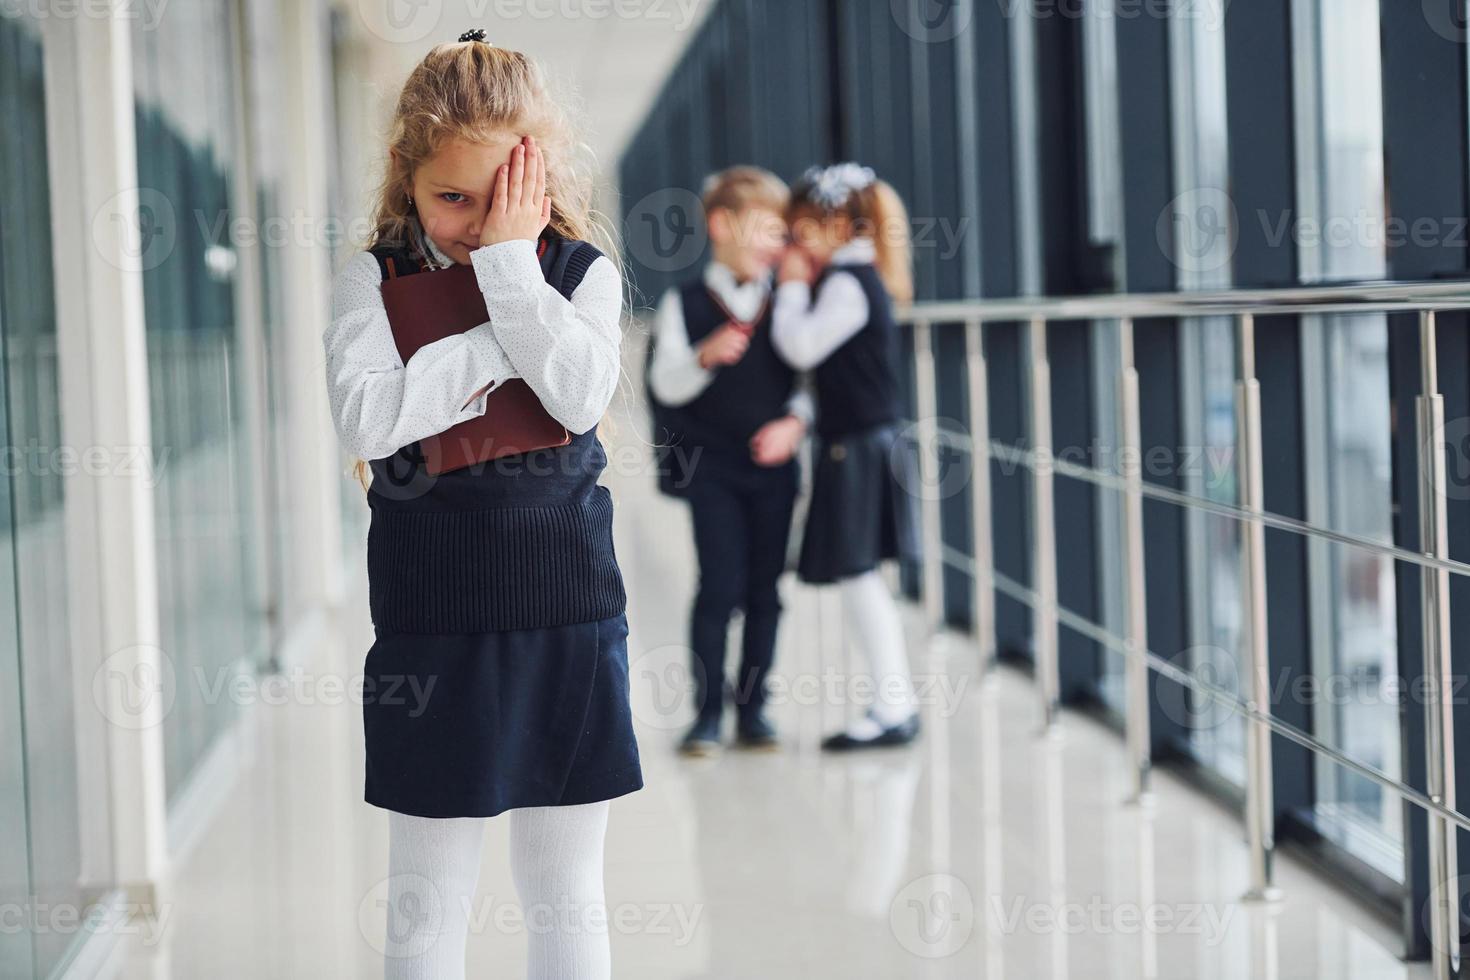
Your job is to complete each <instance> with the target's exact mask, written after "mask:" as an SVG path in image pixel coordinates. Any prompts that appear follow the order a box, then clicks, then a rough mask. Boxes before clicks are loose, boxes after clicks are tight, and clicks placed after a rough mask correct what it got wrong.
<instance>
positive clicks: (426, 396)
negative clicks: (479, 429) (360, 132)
mask: <svg viewBox="0 0 1470 980" xmlns="http://www.w3.org/2000/svg"><path fill="white" fill-rule="evenodd" d="M424 241H425V242H426V243H427V245H428V248H429V251H430V252H431V253H432V255H433V258H434V260H435V261H436V262H437V263H439V264H440V265H444V266H447V265H449V264H451V263H452V262H453V260H452V259H450V258H449V256H447V255H445V254H444V252H442V251H441V250H440V249H439V248H438V246H436V245H435V244H434V243H433V240H432V239H430V238H428V236H424ZM470 264H471V265H472V266H473V267H474V270H475V279H476V281H477V282H478V283H479V286H480V291H481V292H482V293H484V295H485V307H486V310H487V312H488V313H489V315H490V319H489V320H487V321H486V322H485V323H482V324H479V325H478V326H475V327H472V328H470V329H469V330H466V331H464V332H463V333H459V334H455V335H453V336H450V337H444V338H441V339H439V340H436V341H434V342H433V343H430V344H425V345H424V346H423V347H421V348H419V349H418V350H417V351H415V352H414V353H413V355H412V356H411V357H409V359H408V363H407V364H405V363H403V360H402V358H401V357H399V355H398V348H397V346H396V345H395V344H394V342H393V331H392V328H391V327H390V326H389V324H388V314H387V311H386V310H385V309H384V307H383V297H382V293H381V291H380V286H381V284H382V273H381V271H380V270H379V268H378V262H377V259H376V258H375V257H374V256H373V254H372V253H371V252H359V253H357V254H356V255H354V256H353V257H352V259H351V260H350V261H348V263H347V264H346V266H344V267H343V269H342V271H340V272H339V273H337V275H336V277H335V278H334V280H333V282H332V322H331V324H330V325H329V326H328V327H327V329H326V330H325V331H324V332H323V334H322V346H323V349H324V351H325V353H326V376H327V391H328V396H329V401H330V403H331V411H332V420H333V423H334V424H335V426H336V429H337V435H338V438H339V439H340V440H341V442H342V445H343V448H345V449H347V450H348V451H349V452H352V453H355V454H357V455H358V456H360V457H362V458H363V459H382V458H384V457H386V456H391V455H393V453H395V452H397V451H398V450H399V449H400V448H402V447H404V446H407V445H409V444H410V443H413V442H415V441H417V440H419V439H423V438H426V437H428V436H431V435H435V434H437V433H440V432H443V431H445V430H446V429H448V428H450V427H452V426H454V425H456V424H458V423H459V422H463V421H465V420H467V419H471V418H474V417H475V416H477V415H483V414H485V410H486V407H487V405H486V401H487V397H488V394H489V392H488V391H487V392H485V393H483V394H481V395H479V396H477V397H475V398H474V399H473V400H471V399H470V395H471V394H472V393H473V392H475V391H476V390H477V389H479V388H481V387H484V386H485V385H486V384H487V383H490V382H494V384H495V385H498V384H500V382H502V381H505V380H507V379H508V378H523V379H524V380H525V382H526V384H527V385H529V386H530V388H531V390H532V391H534V392H535V393H536V396H537V397H538V398H539V399H540V400H541V404H542V406H544V407H545V409H546V411H547V412H548V413H549V414H550V415H551V416H552V417H553V418H555V419H556V420H557V421H558V422H560V423H561V424H562V425H564V426H566V427H567V429H568V430H570V431H571V432H573V433H576V434H581V433H583V432H587V431H589V430H591V429H592V428H593V427H595V426H596V425H597V422H598V420H599V419H600V418H601V417H602V414H603V412H605V411H606V410H607V406H608V405H609V404H610V403H611V401H612V396H613V392H614V391H616V389H617V384H618V378H619V373H620V370H621V361H620V355H619V346H620V344H621V341H622V329H621V326H620V320H621V316H622V308H623V283H622V278H621V277H620V276H619V275H618V271H617V267H616V266H614V265H613V263H612V261H611V260H610V259H608V258H607V257H606V256H599V257H598V258H597V259H595V260H594V261H593V262H592V264H591V265H590V266H589V267H588V269H587V273H586V275H585V276H584V278H583V279H582V282H581V283H580V284H579V285H578V286H577V288H576V290H575V291H574V292H573V293H572V298H571V300H570V302H569V301H568V300H567V299H566V298H565V297H563V296H562V295H561V293H560V292H558V291H557V290H556V289H555V288H554V287H552V286H551V285H550V284H549V283H547V282H546V279H545V277H544V276H543V275H542V272H541V263H540V260H539V259H538V258H537V257H536V244H535V243H534V242H532V241H530V240H529V239H517V240H514V241H508V242H501V243H499V244H496V245H487V246H481V247H479V248H477V249H475V250H473V251H472V252H470ZM493 387H494V385H492V388H491V390H493Z"/></svg>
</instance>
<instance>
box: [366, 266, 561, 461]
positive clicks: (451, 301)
mask: <svg viewBox="0 0 1470 980" xmlns="http://www.w3.org/2000/svg"><path fill="white" fill-rule="evenodd" d="M390 261H391V260H390ZM395 271H396V270H392V269H390V271H389V277H388V278H387V279H384V280H383V286H382V289H383V306H384V308H385V309H386V310H387V311H388V323H389V325H390V326H391V327H392V328H393V340H394V343H395V344H397V346H398V356H399V357H401V358H403V363H405V364H407V363H408V359H409V358H410V357H412V356H413V353H414V351H416V350H418V349H419V348H420V347H422V346H424V345H425V344H429V343H433V342H434V341H436V340H442V339H443V338H445V337H452V336H453V335H455V334H457V333H464V332H465V331H466V330H468V329H470V328H471V327H475V326H478V325H479V324H481V323H484V322H485V321H487V320H489V319H490V314H489V311H487V310H486V309H485V297H484V296H483V295H482V294H481V292H480V285H479V283H478V282H477V281H476V279H475V270H474V268H473V267H472V266H468V265H459V264H455V265H452V266H450V267H449V268H448V269H440V270H437V271H424V272H417V273H414V274H412V275H395ZM486 398H487V401H486V404H485V414H484V415H479V416H476V417H475V418H472V419H467V420H465V421H463V422H460V423H458V424H456V425H454V426H451V427H450V428H448V429H446V430H444V431H443V432H441V433H439V434H438V435H433V436H429V437H427V438H425V439H421V440H419V448H420V449H421V450H422V451H423V454H424V468H425V469H427V470H428V471H429V472H430V473H433V474H435V475H437V474H440V473H448V472H450V471H452V470H457V469H461V468H462V467H465V466H470V465H473V464H475V463H481V462H485V461H486V460H491V459H498V458H500V457H502V456H513V455H515V454H517V453H528V452H530V451H531V450H533V449H548V448H551V447H553V446H565V445H567V444H568V443H570V442H571V441H572V434H571V433H570V432H569V431H567V428H566V426H564V425H562V424H561V423H560V422H558V421H557V420H556V419H554V418H552V416H551V414H550V413H549V412H547V411H546V409H545V408H543V407H542V406H541V400H540V399H539V398H537V397H536V393H535V392H534V391H532V390H531V386H530V385H528V384H526V382H525V381H524V380H522V379H521V378H508V379H506V380H505V381H502V382H500V383H499V384H497V385H496V386H495V388H494V390H492V391H491V392H490V394H489V395H487V396H486ZM466 401H467V402H468V401H469V399H468V398H466Z"/></svg>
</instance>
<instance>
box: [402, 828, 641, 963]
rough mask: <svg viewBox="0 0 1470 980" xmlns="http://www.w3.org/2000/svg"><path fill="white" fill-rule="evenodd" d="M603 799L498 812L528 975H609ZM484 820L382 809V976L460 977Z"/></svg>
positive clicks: (474, 911)
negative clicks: (504, 824) (505, 823)
mask: <svg viewBox="0 0 1470 980" xmlns="http://www.w3.org/2000/svg"><path fill="white" fill-rule="evenodd" d="M610 802H611V801H609V800H601V801H599V802H596V803H584V804H578V805H574V806H540V807H521V808H517V809H514V810H508V811H506V813H507V815H508V817H509V819H510V867H511V875H512V877H513V878H514V879H515V886H516V891H517V893H518V894H519V896H520V900H521V909H522V924H523V928H524V929H525V931H526V934H527V937H528V939H529V951H528V952H529V957H528V969H527V976H528V978H529V980H607V978H609V977H611V976H612V965H611V954H610V950H609V946H608V935H607V908H606V904H605V900H604V898H603V888H602V862H603V856H602V845H603V839H604V837H605V835H606V832H607V814H608V806H609V803H610ZM487 819H489V818H487V817H443V818H439V817H415V816H410V815H409V814H405V813H399V812H398V811H396V810H390V811H389V812H388V875H389V879H388V931H387V945H386V946H385V948H384V952H385V956H384V973H383V975H384V977H385V980H464V975H465V942H466V937H467V934H468V932H469V923H470V915H471V914H472V913H474V914H478V910H476V909H474V905H473V902H474V897H475V886H476V884H477V883H478V881H479V877H480V854H481V847H482V845H483V843H484V838H485V821H486V820H487ZM476 921H486V922H488V921H493V920H492V919H491V918H489V917H484V918H477V920H476Z"/></svg>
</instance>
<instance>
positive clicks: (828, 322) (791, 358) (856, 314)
mask: <svg viewBox="0 0 1470 980" xmlns="http://www.w3.org/2000/svg"><path fill="white" fill-rule="evenodd" d="M876 257H877V247H876V246H875V245H874V244H873V240H872V239H871V238H868V237H862V238H854V239H853V240H852V241H850V242H847V243H846V244H844V245H842V246H840V247H839V248H837V249H836V250H835V251H833V253H832V258H831V260H830V264H832V265H840V264H843V263H850V264H856V263H864V262H872V261H874V260H875V259H876ZM869 314H870V310H869V309H868V294H867V293H865V292H863V286H862V283H860V282H859V281H858V278H857V276H855V275H853V274H852V273H851V272H848V271H846V270H845V269H837V270H835V271H833V272H832V274H831V275H829V276H828V277H827V278H826V280H825V281H823V283H822V288H821V289H820V290H818V292H817V298H816V303H815V304H814V303H813V302H812V288H811V286H810V285H809V284H808V283H805V282H801V281H799V280H797V281H793V282H783V283H782V284H781V285H780V286H779V287H777V289H776V305H775V308H774V309H773V310H772V314H771V343H772V344H773V345H774V346H775V348H776V352H777V353H778V354H780V355H781V356H782V357H783V358H784V359H785V360H786V363H787V364H790V365H791V366H792V367H794V368H796V369H797V370H798V371H807V370H810V369H811V368H814V367H816V366H817V365H818V364H821V363H822V362H823V361H825V360H826V359H827V358H828V357H829V356H831V354H832V352H833V351H835V350H836V349H837V348H839V347H841V346H842V345H843V344H845V343H847V341H848V340H850V339H851V338H852V336H853V335H854V334H856V333H857V332H858V331H859V330H861V329H862V328H863V327H864V326H865V325H866V324H867V322H868V317H869Z"/></svg>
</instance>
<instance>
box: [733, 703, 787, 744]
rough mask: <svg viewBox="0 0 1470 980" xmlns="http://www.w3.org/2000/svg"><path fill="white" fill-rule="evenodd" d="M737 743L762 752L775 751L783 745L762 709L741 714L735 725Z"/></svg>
mask: <svg viewBox="0 0 1470 980" xmlns="http://www.w3.org/2000/svg"><path fill="white" fill-rule="evenodd" d="M735 744H736V745H738V746H740V747H741V748H743V749H755V750H757V751H761V752H774V751H775V750H776V749H778V748H780V747H781V743H780V740H779V739H777V738H776V729H775V728H774V727H772V725H771V723H770V722H769V721H767V720H766V716H765V713H764V712H762V711H754V712H751V713H750V715H749V716H746V715H741V716H740V720H739V721H738V722H737V723H736V725H735Z"/></svg>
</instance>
